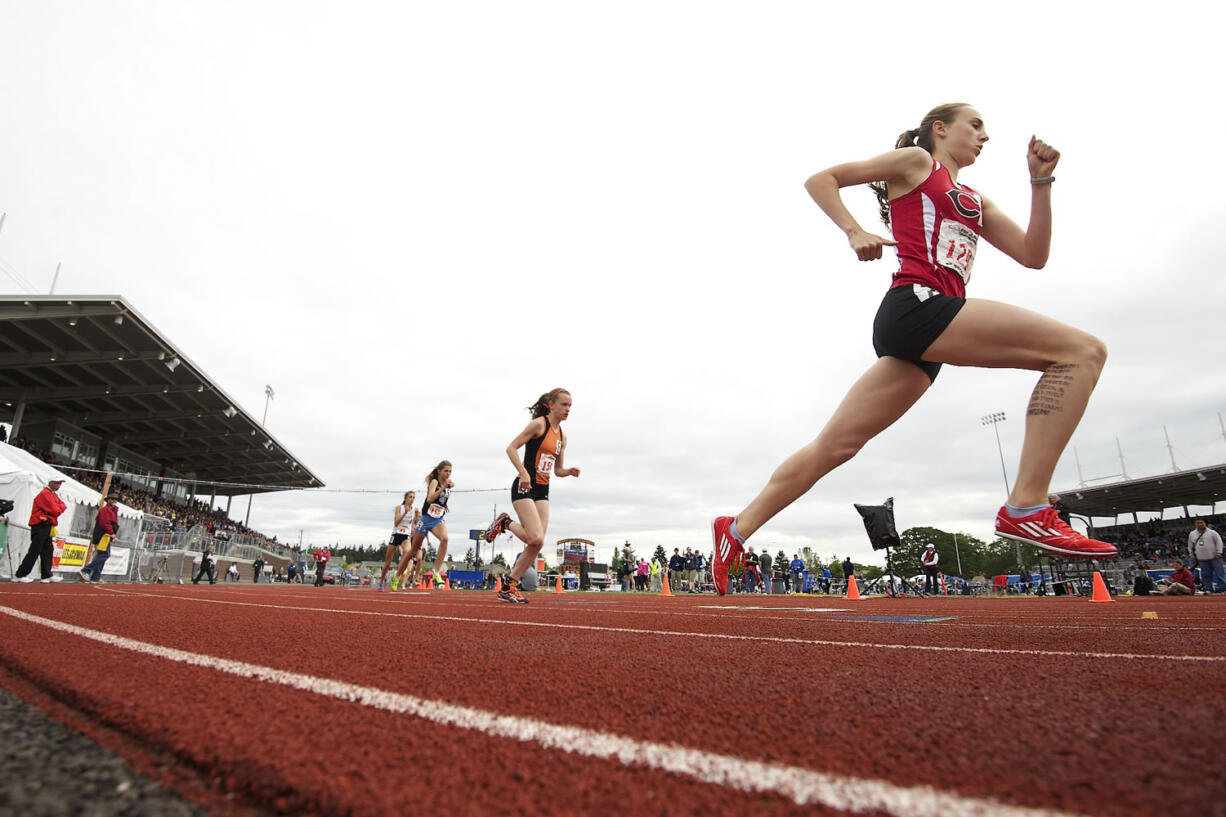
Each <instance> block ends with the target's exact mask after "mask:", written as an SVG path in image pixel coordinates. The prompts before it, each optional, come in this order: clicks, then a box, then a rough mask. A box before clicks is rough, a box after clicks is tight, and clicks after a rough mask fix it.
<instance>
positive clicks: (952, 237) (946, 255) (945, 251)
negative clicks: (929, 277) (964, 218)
mask: <svg viewBox="0 0 1226 817" xmlns="http://www.w3.org/2000/svg"><path fill="white" fill-rule="evenodd" d="M978 243H979V236H977V235H975V231H974V230H972V229H971V228H970V227H967V226H966V225H965V224H961V223H959V222H957V221H952V220H949V219H946V220H944V221H942V222H941V233H940V235H938V236H937V254H936V260H937V263H938V264H940V265H941V266H943V267H945V268H946V269H951V270H953V271H954V272H956V273H958V275H960V276H961V277H962V283H964V284H966V283H969V282H970V280H971V264H973V263H975V247H976V245H977V244H978Z"/></svg>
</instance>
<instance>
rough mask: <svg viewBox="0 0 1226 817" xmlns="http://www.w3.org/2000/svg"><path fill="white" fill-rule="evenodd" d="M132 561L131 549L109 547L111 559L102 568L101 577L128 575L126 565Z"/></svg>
mask: <svg viewBox="0 0 1226 817" xmlns="http://www.w3.org/2000/svg"><path fill="white" fill-rule="evenodd" d="M131 559H132V548H121V547H118V546H116V545H111V557H110V558H109V559H107V560H106V564H105V565H103V566H102V575H103V576H126V575H128V563H129V561H131Z"/></svg>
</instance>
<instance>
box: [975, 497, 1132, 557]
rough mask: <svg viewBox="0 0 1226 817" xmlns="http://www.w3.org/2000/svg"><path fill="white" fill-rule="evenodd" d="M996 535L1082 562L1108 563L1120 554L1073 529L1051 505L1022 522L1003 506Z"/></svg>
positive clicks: (999, 512)
mask: <svg viewBox="0 0 1226 817" xmlns="http://www.w3.org/2000/svg"><path fill="white" fill-rule="evenodd" d="M996 535H997V536H1000V537H1003V538H1005V539H1013V540H1015V541H1018V542H1025V543H1026V544H1028V545H1034V546H1035V547H1037V548H1042V549H1043V550H1047V551H1051V552H1052V553H1059V554H1060V555H1061V556H1073V557H1075V558H1078V559H1108V558H1111V557H1112V556H1115V555H1116V554H1117V553H1118V551H1117V550H1116V549H1115V545H1112V544H1108V543H1107V542H1100V541H1098V540H1097V539H1089V538H1087V537H1085V536H1082V535H1081V534H1080V533H1078V532H1077V531H1075V530H1073V529H1072V528H1070V527H1069V526H1068V523H1067V522H1065V521H1064V520H1063V519H1061V518H1060V517H1059V516H1058V515H1057V514H1056V509H1055V508H1053V507H1052V506H1050V505H1048V506H1047V507H1046V508H1043V509H1042V510H1040V511H1036V512H1034V513H1032V514H1030V515H1029V516H1023V517H1019V518H1014V517H1012V516H1009V512H1008V511H1007V510H1006V509H1005V507H1004V506H1003V505H1002V506H1001V508H1000V510H999V511H997V512H996Z"/></svg>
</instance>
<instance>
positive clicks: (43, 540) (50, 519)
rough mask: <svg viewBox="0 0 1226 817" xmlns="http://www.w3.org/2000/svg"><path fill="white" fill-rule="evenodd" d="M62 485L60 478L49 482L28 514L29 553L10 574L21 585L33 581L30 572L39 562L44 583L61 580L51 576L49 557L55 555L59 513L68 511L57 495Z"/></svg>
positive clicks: (62, 480) (36, 498) (61, 478)
mask: <svg viewBox="0 0 1226 817" xmlns="http://www.w3.org/2000/svg"><path fill="white" fill-rule="evenodd" d="M63 484H64V479H63V477H57V478H54V479H49V480H47V487H46V488H43V489H42V490H41V491H39V492H38V496H36V497H34V506H33V508H32V509H31V511H30V550H29V551H28V552H27V553H26V557H25V558H24V559H22V560H21V565H20V566H19V567H18V568H17V572H16V573H15V574H13V578H14V579H15V580H16V581H19V582H21V583H22V584H28V583H30V582H32V581H34V577H33V576H31V575H30V572H31V571H32V570H34V563H35V562H36V561H37V562H38V563H39V568H40V572H41V574H42V579H41V581H42V583H43V584H49V583H51V582H58V581H59V580H60V577H59V576H53V575H51V557H52V554H53V552H54V545H53V544H52V538H53V537H54V536H55V526H56V524H58V523H59V521H60V514H62V513H63V512H64V511H66V510H68V506H67V505H65V504H64V500H62V499H60V498H59V495H58V494H57V493H56V491H58V490H59V489H60V486H61V485H63Z"/></svg>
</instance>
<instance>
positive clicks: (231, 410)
mask: <svg viewBox="0 0 1226 817" xmlns="http://www.w3.org/2000/svg"><path fill="white" fill-rule="evenodd" d="M200 388H204V387H203V386H201V387H200ZM222 414H224V415H225V416H226V417H233V416H234V415H235V414H238V409H236V408H234V406H226V410H225V411H223V412H222Z"/></svg>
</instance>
